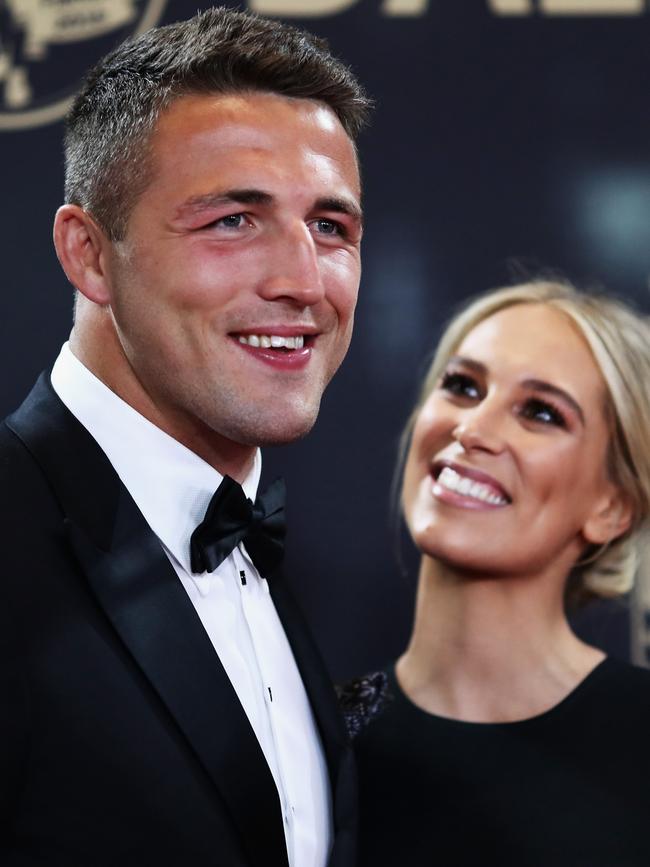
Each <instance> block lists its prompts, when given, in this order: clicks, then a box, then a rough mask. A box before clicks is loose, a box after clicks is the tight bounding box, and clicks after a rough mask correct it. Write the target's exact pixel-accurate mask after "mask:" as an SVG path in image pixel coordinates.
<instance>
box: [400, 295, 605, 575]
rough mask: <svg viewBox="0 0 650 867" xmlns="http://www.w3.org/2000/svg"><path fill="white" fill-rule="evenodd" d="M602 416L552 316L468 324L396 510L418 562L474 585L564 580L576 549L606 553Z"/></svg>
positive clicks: (516, 315) (419, 433)
mask: <svg viewBox="0 0 650 867" xmlns="http://www.w3.org/2000/svg"><path fill="white" fill-rule="evenodd" d="M604 406H605V385H604V382H603V379H602V376H601V374H600V371H599V369H598V367H597V365H596V362H595V361H594V359H593V356H592V355H591V352H590V350H589V348H588V346H587V344H586V342H585V340H584V338H583V337H582V336H581V335H580V333H579V332H578V330H577V329H576V327H575V326H574V325H573V324H572V323H571V322H570V320H569V319H568V318H567V317H565V316H564V315H563V314H562V313H561V312H560V311H558V310H556V309H554V308H552V307H549V306H545V305H542V304H519V305H516V306H513V307H509V308H506V309H505V310H502V311H500V312H498V313H496V314H494V315H493V316H491V317H489V318H488V319H485V320H483V322H481V323H479V324H478V325H477V326H476V327H475V328H474V329H473V330H472V331H470V332H469V334H468V335H467V336H466V337H465V339H464V340H463V341H462V343H461V345H460V346H459V348H458V351H457V353H456V354H455V355H454V356H453V357H452V358H451V359H450V360H449V362H448V364H447V367H446V369H445V370H444V372H443V375H442V378H441V380H440V382H439V383H438V384H437V386H436V387H435V388H434V390H433V391H432V392H431V394H430V396H429V398H428V400H427V401H426V403H425V404H424V406H423V408H422V410H421V412H420V414H419V415H418V417H417V420H416V424H415V427H414V430H413V438H412V442H411V447H410V450H409V454H408V458H407V462H406V467H405V475H404V487H403V505H404V512H405V516H406V521H407V524H408V527H409V530H410V532H411V535H412V537H413V540H414V541H415V544H416V545H417V546H418V548H419V549H420V551H421V552H422V553H423V554H427V555H430V556H432V557H435V558H437V559H439V560H441V561H443V562H446V563H448V564H450V565H453V566H455V567H457V568H460V569H463V570H469V571H471V572H478V573H481V574H489V575H506V574H510V575H513V576H518V575H520V576H527V575H533V574H541V573H545V572H548V571H551V572H553V573H555V571H557V570H558V569H560V570H562V574H563V575H564V574H566V573H567V572H568V571H569V569H570V568H571V566H572V565H573V564H574V563H575V562H576V560H578V559H579V558H580V555H581V553H582V552H583V551H584V548H585V546H586V544H587V543H593V544H602V543H603V542H605V541H608V539H609V538H610V537H611V536H612V532H613V531H612V527H613V521H614V519H615V518H616V517H617V516H618V515H619V505H620V503H619V497H618V495H617V489H616V488H615V486H614V485H613V483H612V482H611V481H610V480H609V478H608V474H607V468H606V454H607V447H608V442H609V432H608V424H607V421H606V417H605V410H604ZM618 532H622V531H621V530H620V529H619V530H618ZM618 532H617V534H618Z"/></svg>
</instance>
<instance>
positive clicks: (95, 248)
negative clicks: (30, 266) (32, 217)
mask: <svg viewBox="0 0 650 867" xmlns="http://www.w3.org/2000/svg"><path fill="white" fill-rule="evenodd" d="M109 244H110V241H109V240H108V238H107V237H106V235H105V234H104V232H103V231H102V229H101V228H100V227H99V226H98V225H97V223H96V222H95V221H94V220H93V218H92V217H91V216H90V214H89V213H88V212H87V211H85V210H84V209H83V208H80V207H79V206H78V205H62V206H61V207H60V208H59V210H58V211H57V212H56V217H55V218H54V246H55V248H56V254H57V256H58V257H59V262H60V263H61V267H62V268H63V270H64V271H65V273H66V276H67V278H68V280H69V281H70V282H71V283H72V285H73V286H74V287H75V289H78V290H79V292H81V293H82V295H85V296H86V298H88V299H89V300H90V301H94V302H95V304H99V305H102V306H105V305H107V304H109V303H110V291H109V287H110V284H109V281H108V279H107V273H106V258H107V257H106V251H107V248H108V245H109Z"/></svg>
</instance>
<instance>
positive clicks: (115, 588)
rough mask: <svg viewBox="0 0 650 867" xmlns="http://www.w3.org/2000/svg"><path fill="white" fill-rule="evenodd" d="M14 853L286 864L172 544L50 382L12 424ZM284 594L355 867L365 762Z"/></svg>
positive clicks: (250, 741)
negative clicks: (169, 552)
mask: <svg viewBox="0 0 650 867" xmlns="http://www.w3.org/2000/svg"><path fill="white" fill-rule="evenodd" d="M0 503H1V513H2V517H3V520H2V534H1V537H0V538H1V541H2V552H3V554H2V557H3V571H2V575H1V577H0V865H2V867H37V865H38V867H116V865H120V867H142V865H152V867H153V865H156V867H181V865H186V864H187V865H190V864H191V865H192V867H287V863H288V862H287V856H286V846H285V842H284V830H283V821H282V815H281V810H280V804H279V799H278V795H277V790H276V788H275V785H274V782H273V779H272V776H271V774H270V771H269V769H268V766H267V765H266V762H265V760H264V757H263V754H262V752H261V749H260V748H259V745H258V743H257V740H256V738H255V735H254V733H253V731H252V729H251V727H250V725H249V723H248V720H247V718H246V715H245V713H244V712H243V709H242V707H241V704H240V702H239V700H238V698H237V696H236V694H235V692H234V690H233V688H232V686H231V684H230V681H229V680H228V678H227V676H226V674H225V671H224V670H223V667H222V666H221V663H220V661H219V658H218V656H217V655H216V653H215V652H214V649H213V647H212V645H211V643H210V641H209V639H208V637H207V635H206V633H205V631H204V629H203V626H202V625H201V622H200V620H199V618H198V616H197V614H196V612H195V611H194V608H193V606H192V604H191V602H190V601H189V599H188V597H187V594H186V593H185V591H184V590H183V588H182V586H181V585H180V582H179V581H178V578H177V576H176V573H175V572H174V570H173V568H172V566H171V564H170V563H169V560H168V559H167V557H166V555H165V554H164V552H163V550H162V547H161V545H160V543H159V542H158V540H157V539H156V537H155V535H154V534H153V533H152V531H151V530H150V528H149V527H148V525H147V524H146V522H145V521H144V518H143V517H142V515H141V514H140V512H139V511H138V509H137V507H136V506H135V503H134V502H133V500H132V499H131V497H130V496H129V494H128V492H127V491H126V489H125V488H124V486H123V485H122V484H121V482H120V481H119V479H118V477H117V475H116V474H115V472H114V470H113V468H112V467H111V465H110V463H109V462H108V460H107V459H106V457H105V455H104V454H103V452H102V451H101V450H100V449H99V447H98V445H97V443H96V442H95V441H94V440H93V439H92V437H91V436H90V435H89V434H88V432H87V431H86V430H85V429H84V428H83V427H82V426H81V425H80V424H79V423H78V422H77V420H76V419H75V418H74V417H73V416H72V415H71V414H70V413H69V412H68V410H67V409H66V408H65V407H64V406H63V404H62V403H61V401H60V400H59V399H58V397H57V396H56V395H55V393H54V392H53V390H52V388H51V385H50V383H49V379H48V378H46V377H43V378H41V380H39V383H38V384H37V385H36V387H35V388H34V390H33V391H32V393H31V395H30V396H29V398H28V399H27V401H26V402H25V404H24V405H23V406H22V407H21V409H20V410H19V411H18V412H17V413H15V414H14V415H13V416H11V417H10V418H9V419H8V420H7V422H6V424H2V425H0ZM273 579H274V580H273V588H272V591H271V592H272V595H273V599H274V601H275V603H276V608H277V610H278V613H279V615H280V618H281V620H282V623H283V626H284V628H285V631H286V632H287V636H288V638H289V641H290V643H291V646H292V648H293V651H294V655H295V657H296V661H297V663H298V667H299V669H300V673H301V676H302V678H303V681H304V683H305V687H306V689H307V694H308V696H309V699H310V702H311V705H312V708H313V711H314V716H315V718H316V721H317V725H318V728H319V731H320V734H321V738H322V740H323V745H324V748H325V752H326V755H327V760H328V769H329V772H330V779H331V783H332V789H333V793H334V796H333V813H334V840H333V849H332V855H331V859H330V864H331V867H353V865H354V863H355V861H354V846H355V820H356V814H355V805H356V799H355V795H356V789H355V779H354V767H353V763H352V760H351V755H350V750H349V748H348V746H347V743H346V739H345V734H344V732H343V727H342V725H341V722H340V719H339V717H338V716H337V712H336V705H335V700H334V695H333V690H332V688H331V685H330V684H329V682H328V680H327V677H326V674H325V670H324V667H323V665H322V663H321V661H320V659H319V657H318V654H317V652H316V650H315V648H314V647H313V644H312V642H311V639H310V637H309V635H308V634H307V633H306V631H305V627H304V624H303V623H302V621H301V618H300V616H299V615H298V614H297V613H296V612H295V611H294V608H293V606H292V602H291V600H290V598H289V593H288V590H287V588H286V586H285V582H284V581H283V578H282V575H281V574H280V573H279V572H278V573H277V574H275V575H274V576H273Z"/></svg>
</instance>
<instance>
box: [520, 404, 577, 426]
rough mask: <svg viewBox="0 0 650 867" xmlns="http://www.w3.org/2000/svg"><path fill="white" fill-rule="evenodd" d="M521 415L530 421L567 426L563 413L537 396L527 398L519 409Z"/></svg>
mask: <svg viewBox="0 0 650 867" xmlns="http://www.w3.org/2000/svg"><path fill="white" fill-rule="evenodd" d="M521 415H522V416H523V417H524V418H525V419H529V420H530V421H536V422H540V424H548V425H555V427H562V428H565V427H566V426H567V424H566V419H565V418H564V415H563V414H562V413H561V412H560V410H559V409H557V407H555V406H553V404H551V403H547V402H546V401H545V400H539V399H538V398H534V397H533V398H529V399H528V400H527V401H526V402H525V403H524V405H523V407H522V409H521Z"/></svg>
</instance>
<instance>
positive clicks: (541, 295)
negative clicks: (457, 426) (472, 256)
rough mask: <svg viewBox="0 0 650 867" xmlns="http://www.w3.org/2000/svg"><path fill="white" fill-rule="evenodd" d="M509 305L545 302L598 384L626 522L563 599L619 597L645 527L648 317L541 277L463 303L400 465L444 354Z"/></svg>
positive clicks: (581, 569) (649, 431)
mask: <svg viewBox="0 0 650 867" xmlns="http://www.w3.org/2000/svg"><path fill="white" fill-rule="evenodd" d="M516 304H547V305H549V306H551V307H554V308H556V309H557V310H560V311H562V313H564V314H565V315H566V316H567V317H568V318H569V319H570V320H571V321H572V322H573V324H574V325H575V326H576V327H577V328H578V330H579V332H580V333H581V334H582V336H583V337H584V339H585V340H586V342H587V344H588V345H589V347H590V349H591V352H592V354H593V356H594V359H595V360H596V363H597V364H598V367H599V368H600V372H601V374H602V377H603V379H604V381H605V385H606V388H607V404H608V405H607V407H606V409H607V412H608V415H609V420H610V424H611V440H610V445H609V455H608V464H609V467H608V468H609V472H610V475H611V478H612V480H613V481H614V482H615V483H616V484H618V485H619V486H620V488H621V490H622V491H623V492H624V493H625V494H626V495H627V497H629V499H630V502H631V503H632V506H633V513H634V517H633V521H632V524H631V526H630V528H629V530H628V531H627V532H626V533H624V534H623V535H622V536H620V537H618V538H617V539H614V540H612V541H611V542H610V543H609V544H607V545H605V546H602V547H598V548H591V549H590V550H588V551H586V552H584V555H583V557H582V558H581V559H580V560H579V561H578V563H576V564H575V566H574V568H573V570H572V572H571V575H570V576H569V580H568V583H567V600H568V601H569V602H573V603H575V602H578V603H579V602H584V601H587V600H588V599H590V598H593V597H615V596H620V595H622V594H624V593H627V592H628V591H629V590H631V589H632V586H633V583H634V577H635V574H636V571H637V568H638V561H639V552H640V550H641V547H642V546H641V542H642V536H643V535H644V534H645V533H646V531H647V528H648V524H649V522H650V320H649V319H648V318H647V317H646V316H644V315H642V314H639V313H637V312H635V311H633V310H632V309H631V308H630V307H628V306H627V305H626V304H624V303H622V302H621V301H618V300H615V299H614V298H611V297H607V296H604V295H597V294H592V293H588V292H583V291H581V290H578V289H576V288H575V287H574V286H572V285H571V284H569V283H565V282H559V281H546V280H533V281H531V282H527V283H522V284H519V285H517V286H510V287H506V288H503V289H495V290H492V291H490V292H487V293H485V294H483V295H480V296H479V297H477V298H475V299H474V300H472V301H470V302H469V303H468V304H467V306H465V307H464V309H463V310H461V312H460V313H458V315H456V316H455V317H454V318H453V319H452V320H451V322H450V323H449V325H448V326H447V328H446V330H445V332H444V333H443V335H442V338H441V339H440V342H439V344H438V348H437V350H436V353H435V356H434V358H433V361H432V363H431V366H430V367H429V370H428V372H427V374H426V377H425V379H424V383H423V385H422V388H421V391H420V396H419V399H418V401H417V404H416V406H415V408H414V410H413V412H412V413H411V415H410V417H409V420H408V423H407V425H406V428H405V430H404V434H403V435H402V442H401V448H400V456H401V459H400V466H403V463H404V460H405V456H406V451H407V449H408V445H409V442H410V437H411V432H412V430H413V425H414V423H415V419H416V417H417V415H418V413H419V412H420V409H421V408H422V405H423V404H424V402H425V401H426V399H427V397H428V396H429V394H430V392H431V391H432V389H433V388H434V387H435V385H436V383H437V382H438V380H439V379H440V377H441V375H442V373H443V371H444V369H445V367H446V365H447V362H448V360H449V358H450V357H451V355H452V354H453V353H454V352H455V351H456V350H457V348H458V346H459V345H460V344H461V342H462V341H463V339H464V338H465V336H466V335H467V334H468V333H469V332H470V331H471V330H472V329H473V328H474V327H475V326H476V325H478V324H479V323H480V322H482V321H483V320H484V319H488V318H489V317H490V316H493V315H494V314H495V313H497V312H498V311H500V310H503V309H505V308H507V307H512V306H514V305H516Z"/></svg>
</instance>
